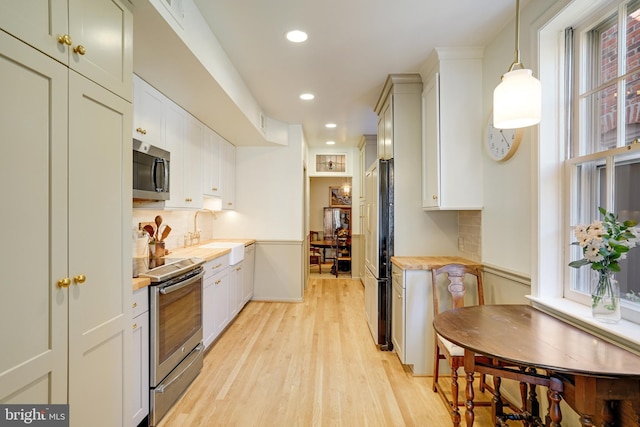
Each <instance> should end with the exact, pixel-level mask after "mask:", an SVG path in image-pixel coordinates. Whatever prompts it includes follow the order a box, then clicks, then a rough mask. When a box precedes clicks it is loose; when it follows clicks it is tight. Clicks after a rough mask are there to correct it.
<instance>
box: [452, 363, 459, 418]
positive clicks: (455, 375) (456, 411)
mask: <svg viewBox="0 0 640 427" xmlns="http://www.w3.org/2000/svg"><path fill="white" fill-rule="evenodd" d="M459 367H460V366H459V364H458V361H457V360H456V359H455V358H452V361H451V406H452V408H451V409H452V410H453V413H452V418H453V425H454V427H458V426H459V425H460V409H458V405H459V401H458V368H459Z"/></svg>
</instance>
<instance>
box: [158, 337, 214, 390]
mask: <svg viewBox="0 0 640 427" xmlns="http://www.w3.org/2000/svg"><path fill="white" fill-rule="evenodd" d="M203 347H204V345H203V344H202V343H200V344H198V345H197V346H196V348H194V349H193V351H198V352H199V351H202V348H203ZM196 359H197V358H195V357H194V358H193V360H192V361H191V362H189V364H188V365H187V366H186V367H185V368H184V369H183V370H182V372H180V373H179V374H178V375H176V376H175V377H174V378H173V379H172V380H171V381H169V382H168V383H166V384H161V385H160V386H158V387H156V389H155V391H156V393H164V390H165V389H166V388H167V387H169V386H170V385H171V384H173V383H174V382H175V381H176V380H178V378H180V377H181V376H182V374H183V373H185V372H186V371H188V370H189V368H190V367H191V365H193V364H194V363H195V361H196Z"/></svg>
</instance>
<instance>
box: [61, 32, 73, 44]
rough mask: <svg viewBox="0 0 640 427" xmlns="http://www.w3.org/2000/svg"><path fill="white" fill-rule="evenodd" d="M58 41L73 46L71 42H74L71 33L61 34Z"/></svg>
mask: <svg viewBox="0 0 640 427" xmlns="http://www.w3.org/2000/svg"><path fill="white" fill-rule="evenodd" d="M58 43H60V44H66V45H67V46H71V43H73V42H72V41H71V36H70V35H69V34H63V35H61V36H58Z"/></svg>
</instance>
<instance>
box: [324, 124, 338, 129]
mask: <svg viewBox="0 0 640 427" xmlns="http://www.w3.org/2000/svg"><path fill="white" fill-rule="evenodd" d="M336 126H337V125H336V124H335V123H327V124H326V125H324V127H327V128H329V129H333V128H334V127H336Z"/></svg>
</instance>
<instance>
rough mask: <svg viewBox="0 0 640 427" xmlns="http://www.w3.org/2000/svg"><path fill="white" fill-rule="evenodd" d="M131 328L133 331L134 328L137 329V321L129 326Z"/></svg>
mask: <svg viewBox="0 0 640 427" xmlns="http://www.w3.org/2000/svg"><path fill="white" fill-rule="evenodd" d="M131 329H133V330H134V331H135V330H136V329H138V324H137V323H134V324H133V326H132V327H131Z"/></svg>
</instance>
